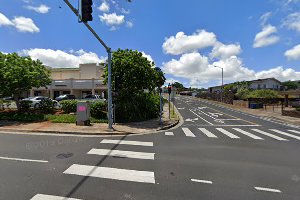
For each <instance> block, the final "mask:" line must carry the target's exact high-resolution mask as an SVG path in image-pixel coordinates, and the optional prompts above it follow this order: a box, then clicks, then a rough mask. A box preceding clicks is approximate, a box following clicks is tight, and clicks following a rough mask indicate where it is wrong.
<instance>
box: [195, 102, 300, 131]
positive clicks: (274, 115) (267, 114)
mask: <svg viewBox="0 0 300 200" xmlns="http://www.w3.org/2000/svg"><path fill="white" fill-rule="evenodd" d="M194 98H195V99H199V98H197V97H194ZM199 100H200V99H199ZM201 100H202V101H207V102H209V103H214V104H217V105H222V106H224V107H227V108H231V109H234V110H236V111H240V112H244V113H248V114H251V115H256V116H260V117H262V118H267V119H271V120H275V121H281V122H284V123H288V124H292V125H297V126H299V125H300V118H296V117H289V116H283V115H281V113H278V112H272V111H271V110H269V111H265V110H264V109H249V108H245V107H240V106H234V105H231V104H226V103H221V102H218V101H213V100H208V99H201Z"/></svg>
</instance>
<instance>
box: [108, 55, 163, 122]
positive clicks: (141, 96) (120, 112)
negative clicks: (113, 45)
mask: <svg viewBox="0 0 300 200" xmlns="http://www.w3.org/2000/svg"><path fill="white" fill-rule="evenodd" d="M111 66H112V87H113V88H114V90H115V91H116V93H117V96H116V97H114V99H113V101H114V104H116V107H115V109H116V119H117V120H118V121H120V120H122V121H137V120H145V119H148V118H153V117H154V116H156V115H157V114H158V111H159V98H158V97H157V96H155V95H154V93H155V88H156V87H160V86H161V85H163V84H164V82H165V77H164V74H163V72H162V71H161V70H160V69H159V68H155V67H154V66H155V64H154V63H153V62H151V61H149V60H148V59H147V58H145V57H144V56H143V54H142V53H141V52H138V51H133V50H129V49H125V50H121V49H118V50H117V51H115V52H114V53H113V55H112V63H111ZM107 75H108V73H107V66H106V69H105V73H104V78H105V81H104V82H105V83H107ZM145 89H148V90H149V94H145V93H144V90H145Z"/></svg>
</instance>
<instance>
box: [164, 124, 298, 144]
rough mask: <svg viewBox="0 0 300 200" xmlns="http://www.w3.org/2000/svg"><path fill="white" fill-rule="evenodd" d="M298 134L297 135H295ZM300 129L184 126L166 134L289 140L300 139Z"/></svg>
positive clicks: (171, 135) (172, 135)
mask: <svg viewBox="0 0 300 200" xmlns="http://www.w3.org/2000/svg"><path fill="white" fill-rule="evenodd" d="M295 134H296V135H295ZM297 134H300V131H297V130H277V129H264V130H261V129H258V128H245V129H242V128H235V127H227V128H226V129H225V128H219V127H210V128H207V127H205V128H203V127H201V128H198V129H195V128H193V129H192V130H191V128H187V127H182V128H181V130H180V131H179V132H178V131H176V132H170V131H168V132H165V135H166V136H168V137H174V136H175V137H176V136H186V137H193V138H195V137H202V136H203V137H207V138H215V139H219V138H221V137H225V138H226V137H227V138H230V139H244V138H247V139H253V140H267V139H271V140H278V141H289V140H300V136H299V135H297Z"/></svg>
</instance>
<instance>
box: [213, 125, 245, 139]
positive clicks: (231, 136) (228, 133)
mask: <svg viewBox="0 0 300 200" xmlns="http://www.w3.org/2000/svg"><path fill="white" fill-rule="evenodd" d="M216 129H217V130H218V131H220V132H221V133H223V134H225V135H227V136H228V137H230V138H233V139H238V138H240V137H238V136H236V135H234V134H232V133H230V132H229V131H226V130H225V129H223V128H216Z"/></svg>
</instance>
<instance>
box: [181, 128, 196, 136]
mask: <svg viewBox="0 0 300 200" xmlns="http://www.w3.org/2000/svg"><path fill="white" fill-rule="evenodd" d="M182 130H183V132H184V134H185V135H186V136H187V137H196V136H195V135H194V133H193V132H192V131H191V130H190V129H188V128H182Z"/></svg>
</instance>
